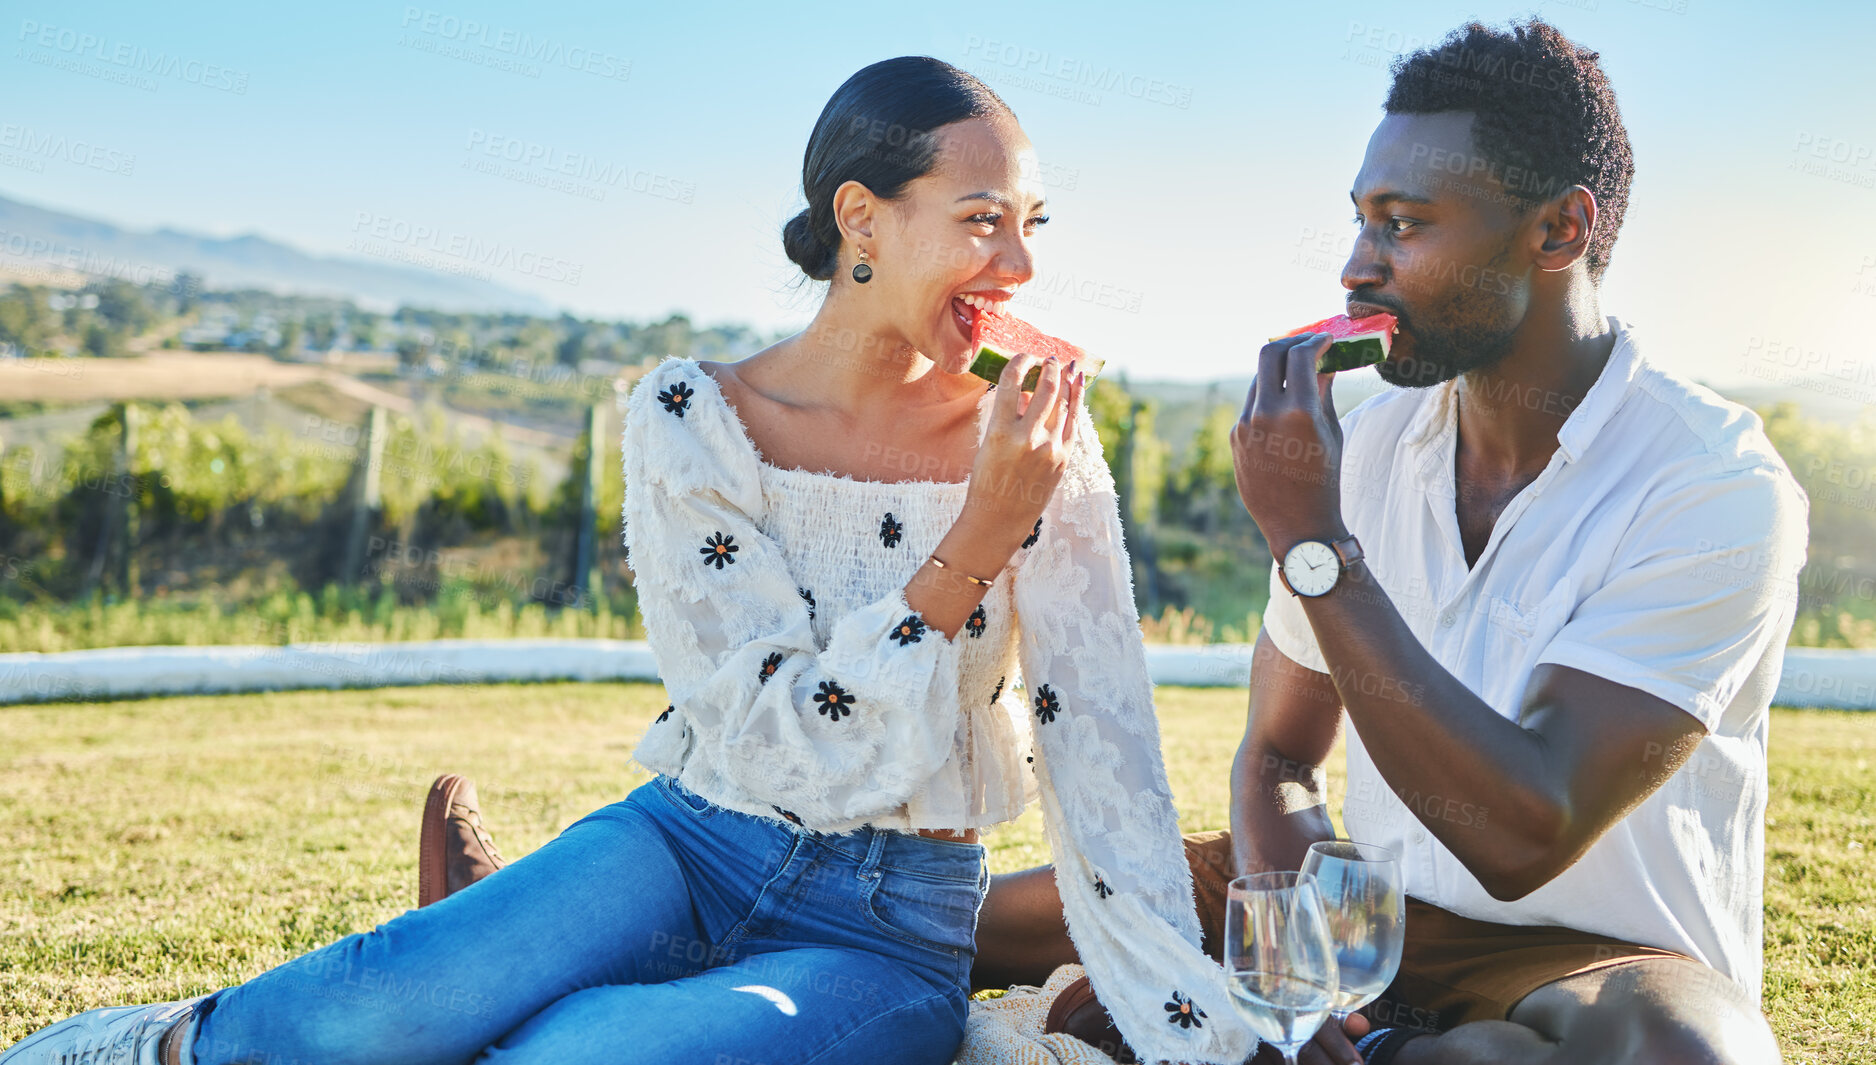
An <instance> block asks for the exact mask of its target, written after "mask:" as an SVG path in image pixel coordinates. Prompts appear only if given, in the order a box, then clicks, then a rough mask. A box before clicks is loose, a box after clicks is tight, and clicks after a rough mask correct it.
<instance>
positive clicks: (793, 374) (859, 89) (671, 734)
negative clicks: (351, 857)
mask: <svg viewBox="0 0 1876 1065" xmlns="http://www.w3.org/2000/svg"><path fill="white" fill-rule="evenodd" d="M1036 172H1037V171H1036V167H1035V157H1034V153H1033V151H1032V150H1031V148H1030V146H1029V143H1028V140H1027V138H1025V137H1024V136H1023V133H1022V130H1021V128H1020V127H1019V126H1018V125H1017V122H1016V118H1015V116H1014V115H1013V114H1012V113H1011V112H1010V110H1009V108H1008V107H1007V106H1006V105H1005V104H1004V103H1003V101H1002V100H1000V99H999V98H998V97H997V96H996V95H995V94H994V93H992V92H991V91H990V90H989V89H988V88H986V87H985V86H984V85H983V84H982V83H980V82H979V81H977V80H976V79H975V78H973V77H971V76H970V75H968V74H966V73H964V72H962V71H960V70H957V69H956V68H954V67H951V66H949V65H948V64H945V63H942V62H939V61H937V60H935V59H929V58H901V59H894V60H888V61H886V62H883V63H877V64H874V65H873V66H870V67H867V68H866V69H864V70H862V71H860V72H859V73H858V74H855V75H854V76H853V77H852V78H850V79H849V80H848V81H847V82H846V83H845V84H844V85H842V86H841V88H840V89H839V90H838V91H837V92H836V93H835V94H834V96H833V98H832V99H831V100H830V101H829V102H828V104H827V107H826V108H825V109H824V110H823V111H822V113H821V116H820V119H819V121H818V122H817V123H816V125H815V128H814V132H813V135H812V139H811V140H810V143H809V145H808V149H807V152H806V156H805V160H804V165H803V174H802V179H803V188H804V191H805V193H806V196H807V201H808V208H807V209H806V210H805V211H803V212H802V213H801V214H800V215H799V216H797V217H796V218H794V219H793V220H791V221H790V222H789V223H788V225H787V227H786V229H785V232H784V246H785V248H786V250H787V253H788V255H789V257H790V258H791V259H792V260H794V261H795V262H796V263H797V264H799V265H800V266H801V268H802V270H803V271H804V272H805V273H806V274H807V275H808V276H809V277H811V278H815V279H818V280H831V281H832V285H831V286H830V288H829V291H828V294H827V298H826V300H825V302H824V303H823V305H822V306H821V308H820V309H819V311H818V313H817V314H816V316H815V319H814V322H813V324H812V326H811V327H810V328H809V329H808V330H807V331H805V332H803V333H802V334H800V335H798V336H794V337H791V338H789V339H787V340H784V341H782V342H780V343H778V344H776V345H775V346H773V347H771V348H769V349H767V350H765V351H763V352H760V353H758V354H757V355H754V356H752V357H750V358H749V359H747V360H744V361H742V362H739V363H736V364H734V365H728V364H700V363H694V362H691V361H688V360H682V359H668V360H666V361H665V362H664V363H663V364H662V365H660V366H659V367H657V368H656V369H655V370H653V371H652V372H651V373H650V374H649V375H647V376H646V378H645V379H644V380H642V381H641V382H640V383H639V384H638V386H637V387H636V388H635V389H634V390H633V392H632V394H631V397H630V399H629V401H628V402H627V415H626V429H625V475H626V500H625V508H624V517H625V537H626V543H627V546H628V549H629V552H630V557H631V560H632V564H633V569H634V573H635V575H636V581H637V587H638V593H639V597H640V598H639V602H640V606H641V609H642V610H643V612H644V616H645V625H646V631H647V634H648V637H649V640H650V643H651V646H652V649H653V651H654V653H655V654H656V656H657V659H658V665H659V672H660V675H661V676H662V678H663V680H664V682H665V687H666V689H667V691H668V692H669V695H670V699H671V705H670V707H669V708H668V709H667V710H666V711H665V713H664V714H662V715H660V717H659V718H658V720H657V722H656V723H655V724H653V725H652V726H651V727H650V729H649V730H648V732H647V733H646V735H645V737H644V740H643V741H642V743H641V744H640V745H639V747H638V749H637V750H636V752H635V755H634V757H635V758H636V759H637V760H638V761H639V762H640V763H641V764H643V765H645V766H646V767H648V768H650V769H652V770H654V771H655V772H656V773H657V774H658V775H657V776H656V777H655V778H654V779H653V780H652V781H651V782H650V783H647V784H645V785H643V786H641V787H639V788H637V789H636V790H634V791H633V792H632V793H631V795H630V796H629V797H627V798H626V799H625V800H624V801H622V802H619V803H616V804H614V805H612V806H608V807H606V808H604V809H601V810H599V811H596V812H595V813H593V814H590V815H589V816H587V817H586V818H584V819H582V820H581V821H579V822H577V823H575V824H574V825H573V826H571V827H570V828H568V829H567V830H566V831H565V832H563V833H561V835H560V836H559V837H557V838H556V839H555V840H553V841H552V842H550V843H549V844H547V845H546V846H544V847H542V848H541V849H540V850H538V851H536V852H535V853H533V854H530V855H528V856H527V857H526V858H523V859H521V860H519V861H517V862H515V863H513V864H512V865H510V866H508V867H507V868H506V869H505V870H504V871H503V873H502V875H501V876H498V877H490V878H488V879H486V880H483V881H480V882H478V883H476V884H474V885H473V886H471V887H469V888H468V889H466V890H463V891H461V892H458V893H456V894H453V895H450V896H449V897H448V898H446V899H444V900H443V901H441V902H439V903H437V904H436V905H433V906H429V907H425V908H423V909H419V910H413V911H410V912H408V913H405V914H403V915H402V916H400V917H398V918H396V919H395V920H392V921H390V922H388V923H386V924H385V925H383V926H381V927H379V928H377V929H375V930H373V931H371V932H368V933H364V934H361V935H354V936H348V937H346V938H345V939H342V940H340V941H338V942H337V943H334V944H332V945H330V946H328V947H326V948H324V949H321V950H319V951H315V952H313V953H312V954H309V955H306V956H305V957H302V958H299V959H297V960H295V961H292V962H289V963H287V964H285V965H282V966H280V967H279V968H276V969H274V970H273V971H271V972H268V973H266V974H264V975H262V976H260V977H259V978H257V979H255V980H252V981H249V982H248V983H246V984H242V985H240V986H238V987H234V988H229V989H226V990H223V991H220V992H217V993H215V994H212V995H209V996H206V997H205V998H203V999H199V1000H194V1001H191V1002H186V1003H172V1004H167V1005H165V1006H157V1007H134V1008H130V1009H127V1010H119V1011H93V1013H92V1014H86V1015H84V1016H82V1017H80V1018H75V1019H73V1020H72V1021H68V1022H65V1024H63V1025H55V1026H53V1028H50V1029H47V1030H45V1031H43V1032H41V1033H39V1034H38V1035H35V1036H32V1037H28V1038H27V1039H26V1040H25V1041H24V1042H23V1043H21V1044H20V1046H18V1047H16V1048H14V1050H13V1051H11V1052H9V1054H8V1055H7V1056H6V1057H5V1058H4V1059H0V1060H3V1061H4V1062H5V1063H6V1065H26V1063H27V1062H49V1061H55V1060H56V1061H63V1060H67V1059H65V1058H61V1057H60V1056H59V1055H60V1054H62V1053H64V1054H69V1055H73V1056H74V1058H75V1056H76V1054H77V1053H78V1052H79V1051H80V1050H82V1049H84V1048H86V1047H90V1046H93V1045H102V1044H105V1043H110V1042H112V1041H113V1040H115V1041H116V1044H118V1045H122V1046H125V1047H133V1046H134V1047H136V1048H137V1050H138V1052H139V1053H140V1055H141V1057H140V1058H139V1060H142V1061H149V1062H156V1061H158V1060H159V1057H158V1053H159V1051H160V1053H161V1058H160V1060H163V1061H168V1062H174V1063H176V1065H186V1063H189V1062H195V1063H198V1065H222V1063H228V1062H243V1061H268V1062H273V1061H282V1062H286V1061H302V1062H322V1063H334V1065H336V1063H341V1062H386V1063H399V1065H410V1063H418V1062H460V1061H466V1060H469V1059H471V1058H475V1059H477V1060H489V1061H500V1062H507V1061H515V1062H527V1061H543V1062H546V1061H552V1062H555V1063H559V1065H566V1063H570V1062H579V1061H588V1060H591V1061H601V1060H603V1061H611V1062H616V1061H622V1060H624V1061H646V1062H660V1063H664V1062H693V1061H694V1062H716V1063H724V1065H728V1063H737V1062H745V1061H747V1062H756V1061H762V1062H771V1063H776V1062H783V1061H802V1062H808V1061H849V1060H851V1061H865V1062H931V1063H940V1062H946V1061H949V1060H950V1059H951V1057H952V1055H953V1054H954V1052H955V1051H956V1049H957V1046H958V1044H959V1041H960V1039H961V1037H962V1034H963V1029H964V1022H965V1018H966V1015H967V1012H968V1009H967V990H968V978H969V970H970V964H971V958H972V955H973V953H974V947H973V943H972V939H973V934H974V932H975V927H976V919H977V912H978V909H979V907H980V906H981V904H982V900H983V897H984V887H985V883H986V878H985V865H984V851H983V847H982V846H981V845H980V844H979V843H978V842H977V840H976V830H977V829H978V828H981V827H984V826H988V825H993V824H997V823H1000V822H1003V821H1007V820H1009V819H1011V818H1014V817H1016V816H1017V815H1018V814H1019V813H1021V812H1022V810H1023V808H1024V806H1025V805H1026V804H1027V802H1028V800H1030V799H1031V798H1038V797H1039V798H1040V799H1041V801H1042V803H1043V809H1044V812H1045V814H1046V815H1047V823H1048V834H1049V839H1050V844H1051V848H1052V850H1053V852H1054V858H1055V865H1056V869H1057V870H1058V876H1059V877H1060V878H1061V881H1062V884H1063V890H1062V895H1063V902H1064V907H1065V910H1066V914H1067V917H1068V921H1069V928H1070V932H1071V934H1072V935H1073V937H1074V940H1075V943H1076V945H1077V947H1078V949H1079V951H1080V954H1081V958H1082V960H1083V962H1084V964H1085V965H1086V967H1087V969H1088V971H1089V973H1090V974H1091V976H1092V978H1093V982H1094V986H1095V988H1096V990H1097V991H1098V992H1099V994H1100V997H1101V1001H1102V1002H1103V1003H1105V1004H1106V1005H1107V1006H1108V1008H1109V1009H1110V1010H1111V1011H1112V1012H1113V1013H1114V1014H1115V1017H1116V1020H1117V1021H1118V1022H1119V1024H1120V1025H1121V1028H1122V1030H1123V1032H1124V1033H1125V1034H1126V1036H1127V1038H1128V1040H1129V1042H1130V1043H1131V1045H1132V1046H1133V1047H1134V1048H1135V1049H1136V1050H1137V1051H1139V1052H1140V1053H1141V1054H1142V1056H1144V1057H1149V1058H1167V1059H1174V1060H1181V1061H1231V1062H1237V1061H1242V1060H1243V1058H1244V1057H1245V1056H1246V1054H1247V1053H1248V1051H1249V1050H1250V1049H1251V1047H1252V1045H1253V1044H1252V1043H1251V1041H1250V1038H1249V1036H1248V1034H1247V1033H1246V1032H1245V1031H1244V1030H1243V1029H1242V1028H1241V1027H1239V1026H1238V1024H1237V1023H1236V1020H1235V1018H1234V1017H1233V1016H1232V1011H1231V1008H1230V1006H1229V1003H1228V1001H1227V999H1226V995H1225V988H1224V983H1223V980H1222V978H1221V974H1220V972H1219V970H1218V968H1217V966H1216V965H1215V964H1214V963H1212V962H1211V961H1210V960H1208V959H1207V958H1205V957H1204V956H1203V955H1202V954H1201V953H1200V952H1199V950H1198V947H1197V942H1198V924H1197V920H1196V916H1195V913H1194V910H1193V901H1192V890H1191V881H1190V874H1189V872H1188V869H1187V865H1186V862H1185V860H1184V858H1183V856H1182V847H1181V843H1180V837H1179V834H1178V826H1177V819H1176V815H1175V812H1174V809H1173V805H1172V801H1171V795H1170V791H1169V789H1168V787H1167V783H1166V779H1165V772H1164V768H1163V766H1162V764H1161V761H1160V753H1159V742H1158V732H1157V726H1156V722H1155V720H1154V717H1153V707H1152V694H1151V687H1150V684H1149V682H1148V680H1147V678H1146V670H1145V660H1144V650H1143V647H1142V644H1141V637H1140V632H1139V628H1138V624H1137V616H1136V614H1135V612H1134V608H1133V600H1132V592H1131V587H1130V579H1129V575H1128V569H1127V563H1126V561H1125V560H1126V552H1125V550H1124V548H1123V546H1122V544H1121V530H1120V523H1119V516H1118V510H1117V507H1116V502H1115V496H1114V491H1113V484H1112V480H1111V478H1110V477H1109V475H1108V471H1107V467H1106V466H1105V464H1104V463H1103V461H1102V457H1101V449H1100V443H1099V441H1098V439H1097V438H1096V435H1095V433H1094V431H1093V428H1092V426H1091V425H1090V424H1089V418H1088V417H1087V415H1086V414H1085V413H1084V410H1083V406H1082V392H1083V388H1084V384H1085V382H1084V380H1083V378H1082V376H1081V375H1080V374H1079V373H1078V372H1075V371H1074V370H1073V369H1072V368H1071V367H1066V366H1062V365H1059V364H1057V363H1055V362H1049V363H1047V364H1046V365H1043V366H1042V369H1041V377H1040V381H1039V383H1038V384H1037V386H1036V388H1035V392H1034V394H1033V395H1027V394H1025V393H1024V392H1022V391H1021V390H1020V389H1019V388H1018V387H1017V382H1019V381H1020V380H1021V375H1022V374H1024V373H1025V372H1027V371H1028V370H1029V369H1030V368H1031V367H1032V366H1033V365H1035V364H1036V362H1037V360H1035V359H1034V358H1032V357H1028V356H1025V357H1020V358H1017V359H1014V360H1012V361H1011V363H1010V365H1009V366H1008V367H1007V368H1006V369H1005V371H1004V374H1003V378H1002V382H1001V387H998V388H995V389H991V390H987V389H986V388H985V386H984V384H983V382H982V381H980V380H979V379H977V378H976V377H973V376H971V375H970V374H968V373H967V372H966V371H967V368H968V366H969V364H970V362H971V360H972V357H973V354H974V353H973V351H972V348H971V344H970V337H971V325H972V321H973V317H974V315H975V314H977V313H978V311H979V310H980V309H982V308H984V307H988V306H992V305H1000V304H1002V303H1004V302H1006V301H1007V300H1008V299H1009V298H1010V296H1011V295H1012V293H1013V292H1014V291H1015V289H1016V286H1017V285H1019V284H1021V283H1022V282H1024V281H1026V280H1028V279H1029V278H1030V276H1031V274H1032V272H1033V265H1032V260H1031V255H1030V242H1031V240H1032V239H1033V237H1034V235H1035V232H1036V228H1037V227H1038V226H1040V225H1041V224H1042V223H1043V222H1044V221H1045V218H1044V217H1043V216H1042V214H1041V189H1040V187H1039V186H1038V184H1037V183H1036V181H1035V177H1034V175H1035V174H1036ZM914 471H915V472H916V473H917V474H918V475H919V476H918V479H913V480H908V479H906V475H907V473H908V472H914ZM966 474H967V476H964V475H966ZM1019 668H1020V670H1021V673H1022V676H1023V677H1024V678H1026V688H1027V695H1026V698H1019V697H1018V696H1017V694H1016V693H1015V691H1014V690H1013V689H1012V686H1011V685H1010V684H1009V681H1011V680H1012V679H1013V678H1014V677H1015V676H1016V674H1017V671H1018V669H1019ZM87 1018H90V1019H89V1020H87ZM87 1041H89V1042H87ZM86 1060H89V1059H86Z"/></svg>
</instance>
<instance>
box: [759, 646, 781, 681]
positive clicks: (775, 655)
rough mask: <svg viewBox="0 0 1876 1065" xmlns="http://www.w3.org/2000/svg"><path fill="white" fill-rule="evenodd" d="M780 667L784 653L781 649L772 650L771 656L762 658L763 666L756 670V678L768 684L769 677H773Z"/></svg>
mask: <svg viewBox="0 0 1876 1065" xmlns="http://www.w3.org/2000/svg"><path fill="white" fill-rule="evenodd" d="M780 668H782V653H781V652H780V651H773V652H770V654H769V657H767V658H765V659H763V660H762V668H761V669H758V670H756V679H757V680H759V681H761V682H762V683H764V684H767V683H768V682H769V678H770V677H773V676H774V675H775V671H776V670H778V669H780Z"/></svg>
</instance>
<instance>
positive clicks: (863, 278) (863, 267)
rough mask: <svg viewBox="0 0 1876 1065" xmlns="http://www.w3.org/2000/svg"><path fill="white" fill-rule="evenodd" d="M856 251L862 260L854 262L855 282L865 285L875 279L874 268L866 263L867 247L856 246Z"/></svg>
mask: <svg viewBox="0 0 1876 1065" xmlns="http://www.w3.org/2000/svg"><path fill="white" fill-rule="evenodd" d="M854 251H855V253H857V254H858V255H859V256H860V261H859V262H857V263H854V264H853V283H854V284H856V285H864V284H866V283H867V282H868V281H871V280H873V268H872V267H871V266H868V265H867V264H866V249H865V248H855V249H854Z"/></svg>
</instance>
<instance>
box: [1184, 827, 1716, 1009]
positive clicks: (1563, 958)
mask: <svg viewBox="0 0 1876 1065" xmlns="http://www.w3.org/2000/svg"><path fill="white" fill-rule="evenodd" d="M1185 844H1186V860H1187V861H1188V862H1190V863H1191V866H1192V890H1193V894H1194V895H1195V896H1196V897H1197V900H1198V907H1199V925H1200V927H1201V928H1202V929H1203V932H1204V941H1203V943H1204V947H1205V951H1206V953H1208V954H1210V955H1211V956H1212V957H1213V958H1219V957H1220V954H1221V953H1222V950H1223V944H1224V938H1225V937H1224V922H1225V886H1226V885H1227V884H1229V883H1230V882H1231V879H1232V876H1233V873H1232V870H1233V869H1234V868H1235V867H1234V866H1233V864H1232V861H1231V834H1230V833H1229V832H1224V831H1218V832H1195V833H1192V834H1190V835H1188V836H1186V837H1185ZM1686 957H1687V956H1686V955H1685V954H1679V953H1676V952H1675V951H1671V950H1662V949H1660V948H1658V947H1644V946H1640V945H1638V944H1635V943H1625V942H1623V941H1621V940H1619V939H1610V938H1609V937H1607V936H1598V935H1592V934H1590V933H1588V932H1578V931H1575V930H1574V929H1569V928H1556V927H1549V926H1544V925H1508V924H1493V923H1491V922H1489V921H1474V920H1472V919H1470V918H1467V917H1461V916H1459V915H1458V914H1456V913H1453V912H1452V911H1450V910H1443V909H1441V908H1440V907H1438V906H1435V905H1433V904H1432V903H1430V902H1423V901H1421V900H1420V899H1416V898H1412V897H1409V898H1408V899H1407V944H1406V947H1405V948H1404V949H1403V950H1402V952H1401V963H1400V973H1399V975H1398V976H1396V977H1395V979H1394V982H1393V984H1391V985H1389V987H1388V989H1387V990H1386V991H1385V992H1383V993H1382V995H1381V997H1380V998H1377V999H1376V1000H1375V1001H1374V1002H1372V1003H1370V1004H1369V1005H1368V1006H1367V1007H1365V1008H1364V1009H1363V1010H1362V1011H1361V1012H1362V1013H1364V1014H1367V1015H1368V1016H1369V1017H1370V1018H1371V1019H1372V1020H1374V1021H1376V1022H1378V1023H1380V1024H1383V1025H1388V1026H1392V1027H1400V1028H1420V1029H1424V1030H1427V1031H1445V1030H1446V1029H1448V1028H1451V1027H1453V1026H1455V1025H1460V1024H1466V1023H1469V1022H1471V1021H1498V1020H1504V1019H1505V1018H1506V1017H1507V1016H1508V1015H1509V1014H1510V1013H1511V1010H1512V1008H1513V1007H1514V1006H1516V1005H1517V1004H1518V1002H1519V1001H1520V1000H1522V999H1523V998H1524V996H1526V995H1528V994H1530V993H1531V992H1533V991H1535V990H1537V989H1538V988H1540V987H1543V986H1544V985H1545V984H1550V983H1555V982H1556V981H1558V980H1561V979H1563V978H1564V977H1566V976H1575V975H1577V974H1579V973H1587V972H1593V971H1595V970H1597V969H1605V968H1608V967H1609V966H1612V965H1621V964H1623V963H1625V962H1632V961H1642V960H1645V959H1648V958H1686ZM1220 960H1222V959H1220Z"/></svg>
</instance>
